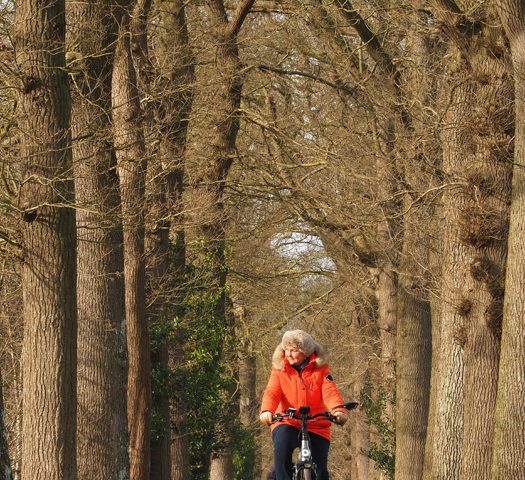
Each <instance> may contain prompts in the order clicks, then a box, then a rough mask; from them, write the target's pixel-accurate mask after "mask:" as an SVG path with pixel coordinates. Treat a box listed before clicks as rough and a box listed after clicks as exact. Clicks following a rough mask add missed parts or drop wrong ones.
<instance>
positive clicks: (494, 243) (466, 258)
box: [432, 2, 512, 479]
mask: <svg viewBox="0 0 525 480" xmlns="http://www.w3.org/2000/svg"><path fill="white" fill-rule="evenodd" d="M433 11H434V14H435V17H436V19H438V20H439V21H440V22H442V23H441V25H442V27H443V29H444V31H445V33H446V35H447V38H448V39H450V44H449V47H450V48H451V50H450V52H451V53H452V55H453V56H454V57H453V58H455V61H454V64H452V65H449V66H448V69H447V82H448V87H447V88H446V89H445V90H444V91H443V103H444V107H445V109H444V115H445V116H444V124H443V127H442V135H441V138H442V142H443V170H444V173H445V175H446V176H445V178H446V180H447V181H448V182H449V187H448V188H447V189H446V190H445V191H444V196H443V205H444V210H443V218H444V225H445V228H444V232H445V235H444V245H443V248H444V250H443V272H442V283H441V288H440V290H441V291H440V295H441V296H442V300H441V301H442V308H441V314H442V316H441V319H442V326H441V334H440V341H441V351H440V357H439V358H440V360H439V361H440V388H439V390H438V391H437V393H436V394H437V395H438V405H439V407H438V409H437V411H436V413H435V414H436V418H435V421H436V429H435V431H434V462H433V474H432V475H433V478H447V479H454V478H460V476H463V475H467V476H475V477H477V478H487V479H488V478H490V468H491V466H490V465H491V457H492V446H491V442H487V439H490V438H492V437H493V429H494V419H493V412H494V405H495V399H496V386H497V376H498V362H499V341H500V332H501V317H502V300H503V292H504V286H503V279H504V278H505V259H506V238H507V231H508V230H507V228H508V205H509V191H510V179H511V172H510V168H509V159H510V156H511V150H512V140H511V138H512V135H511V132H512V98H511V95H512V89H511V85H510V83H509V78H510V77H509V75H508V73H509V72H508V69H507V65H506V62H505V58H506V56H507V52H506V48H505V46H504V43H503V39H502V37H501V33H502V32H501V29H498V28H492V27H486V25H488V24H492V23H493V21H494V12H493V9H492V8H491V7H490V6H486V7H484V8H480V9H479V10H477V11H476V15H475V16H474V19H471V18H470V17H469V16H468V15H466V14H464V13H463V11H462V10H461V8H460V7H459V5H458V4H455V3H453V2H436V3H435V8H434V10H433ZM487 29H488V30H487ZM489 33H490V35H489ZM451 58H452V57H451ZM449 126H452V128H448V127H449ZM482 405H483V408H484V409H485V411H486V414H485V415H484V416H479V415H477V414H476V412H478V411H479V410H480V408H482Z"/></svg>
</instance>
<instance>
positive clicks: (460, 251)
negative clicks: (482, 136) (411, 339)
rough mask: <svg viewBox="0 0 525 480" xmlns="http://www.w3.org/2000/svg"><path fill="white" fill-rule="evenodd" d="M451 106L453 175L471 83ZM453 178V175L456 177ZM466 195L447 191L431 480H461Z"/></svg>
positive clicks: (447, 151) (447, 144)
mask: <svg viewBox="0 0 525 480" xmlns="http://www.w3.org/2000/svg"><path fill="white" fill-rule="evenodd" d="M456 85H459V86H456V88H454V90H453V92H454V95H453V97H452V102H451V105H450V107H449V109H448V111H447V115H446V117H445V124H446V125H454V126H455V128H454V129H447V130H445V131H444V133H443V135H442V142H443V168H444V170H445V171H446V172H447V173H449V174H450V175H452V174H453V173H454V172H457V171H458V170H460V169H461V165H462V161H463V159H464V154H463V152H464V151H465V150H466V145H465V141H464V138H465V136H466V135H465V134H464V132H465V130H467V129H468V125H467V124H466V119H465V117H464V115H463V112H462V109H463V108H464V105H469V104H471V102H472V99H473V95H472V84H471V82H469V81H465V80H464V79H462V80H460V81H458V82H457V83H456ZM452 178H455V177H452ZM465 201H466V200H465V194H464V193H463V192H462V191H461V190H459V189H457V188H452V187H450V188H449V189H447V190H446V191H445V193H444V195H443V205H444V207H443V212H444V213H443V219H444V221H443V226H442V232H443V236H444V239H443V257H442V258H443V259H442V262H443V267H442V268H443V269H442V280H441V285H440V288H439V293H440V295H441V298H442V299H443V300H442V304H441V309H440V310H441V319H442V322H441V331H440V351H439V358H440V365H439V373H440V378H439V380H438V389H437V392H436V395H437V405H436V413H435V414H436V418H435V422H436V423H435V426H434V445H433V446H432V451H433V452H434V455H433V461H432V479H435V480H437V479H439V480H455V479H456V480H457V479H459V473H460V466H461V444H462V439H463V398H464V358H463V347H464V345H465V316H466V315H467V314H468V301H467V300H466V299H464V297H463V292H468V291H469V290H472V288H473V286H472V284H469V278H470V276H469V275H468V263H467V248H466V246H465V245H464V244H463V243H462V242H460V241H459V238H460V233H459V229H460V227H459V224H460V216H461V210H462V209H463V208H464V204H465Z"/></svg>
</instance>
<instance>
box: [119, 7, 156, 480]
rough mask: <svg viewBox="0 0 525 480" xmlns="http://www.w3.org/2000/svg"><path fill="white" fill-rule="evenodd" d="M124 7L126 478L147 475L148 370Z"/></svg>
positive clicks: (135, 110)
mask: <svg viewBox="0 0 525 480" xmlns="http://www.w3.org/2000/svg"><path fill="white" fill-rule="evenodd" d="M126 8H127V9H126ZM129 9H130V5H129V4H128V5H122V13H121V15H119V17H120V18H121V22H120V30H119V37H118V43H117V48H116V52H115V64H114V66H113V82H112V105H113V110H112V118H113V124H114V135H115V148H116V156H117V164H118V173H119V179H120V194H121V198H122V218H123V230H124V284H125V291H124V294H125V312H126V325H127V347H128V365H129V367H128V391H127V408H128V432H129V455H130V479H131V480H143V479H148V478H149V476H150V431H151V368H150V345H149V332H148V325H147V320H146V299H145V295H146V292H145V263H144V184H145V173H146V149H145V144H144V134H143V130H142V112H141V109H140V99H139V94H138V89H137V84H136V81H137V78H136V73H135V67H134V65H133V60H132V57H131V48H130V31H129Z"/></svg>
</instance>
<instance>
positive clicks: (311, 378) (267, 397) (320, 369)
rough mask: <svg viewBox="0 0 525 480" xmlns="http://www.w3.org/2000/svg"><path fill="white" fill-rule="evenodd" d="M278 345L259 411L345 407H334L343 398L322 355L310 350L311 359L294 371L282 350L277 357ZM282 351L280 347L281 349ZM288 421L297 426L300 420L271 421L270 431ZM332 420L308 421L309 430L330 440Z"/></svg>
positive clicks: (323, 410) (320, 409)
mask: <svg viewBox="0 0 525 480" xmlns="http://www.w3.org/2000/svg"><path fill="white" fill-rule="evenodd" d="M279 348H280V347H277V350H276V352H275V353H274V361H273V366H272V373H271V375H270V379H269V380H268V385H267V386H266V389H265V391H264V394H263V398H262V402H261V413H262V412H264V411H269V412H272V413H281V412H285V410H287V409H288V408H296V409H297V410H299V407H304V406H308V407H310V413H309V415H313V414H315V413H320V412H325V411H327V410H332V409H335V410H334V412H335V411H337V410H340V411H342V412H344V411H345V409H344V408H339V409H338V408H335V407H338V406H340V405H342V404H343V403H344V402H343V399H342V398H341V394H340V393H339V390H338V389H337V386H336V384H335V382H334V380H333V378H332V375H331V374H330V369H329V367H328V364H327V363H325V362H324V360H323V359H322V357H321V356H318V355H317V354H316V353H313V354H312V355H311V356H310V361H309V362H308V364H307V365H306V366H305V367H304V368H303V370H302V372H301V374H300V375H299V373H298V372H297V370H295V369H294V368H293V367H292V366H291V365H290V363H289V362H288V360H287V359H286V357H285V356H284V351H282V352H281V354H280V356H279V353H280V352H279ZM281 350H282V348H281ZM282 424H288V425H293V426H294V427H297V428H300V425H301V422H300V420H295V419H290V420H285V421H283V422H276V423H274V424H272V427H271V428H272V430H273V429H274V428H276V427H277V426H279V425H282ZM331 425H332V423H331V422H330V421H329V420H327V419H323V418H322V417H320V418H318V419H314V420H311V421H309V422H308V431H309V432H312V433H316V434H318V435H321V436H323V437H324V438H326V439H327V440H330V427H331Z"/></svg>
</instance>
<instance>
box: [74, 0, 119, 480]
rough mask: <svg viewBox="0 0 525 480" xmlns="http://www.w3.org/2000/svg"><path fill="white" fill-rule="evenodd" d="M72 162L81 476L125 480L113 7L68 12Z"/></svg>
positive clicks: (104, 4)
mask: <svg viewBox="0 0 525 480" xmlns="http://www.w3.org/2000/svg"><path fill="white" fill-rule="evenodd" d="M68 9H69V10H68V25H69V31H68V34H69V35H68V60H69V61H68V66H69V69H70V71H71V79H72V86H73V122H72V131H73V157H74V174H75V189H76V197H77V204H78V211H77V229H78V235H79V243H78V312H79V335H78V338H79V367H78V377H79V378H78V387H77V390H78V400H79V401H78V450H77V455H78V459H79V462H78V475H79V478H80V479H88V478H89V479H92V480H102V479H104V480H107V479H111V480H122V479H127V478H129V458H128V451H127V448H128V434H127V416H126V403H125V402H123V401H121V400H119V401H116V399H123V398H126V381H127V356H126V337H125V314H124V285H123V276H122V274H123V252H122V225H121V215H120V195H119V183H118V177H117V174H116V158H115V151H114V147H113V134H112V125H111V122H110V116H111V74H112V65H113V59H114V51H115V42H116V40H117V25H118V24H117V19H116V18H115V14H116V13H118V12H115V11H114V9H113V7H112V5H111V4H110V2H108V1H105V0H101V1H96V2H91V3H89V2H88V3H86V2H84V3H82V2H80V3H79V2H71V3H70V4H69V6H68Z"/></svg>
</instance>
